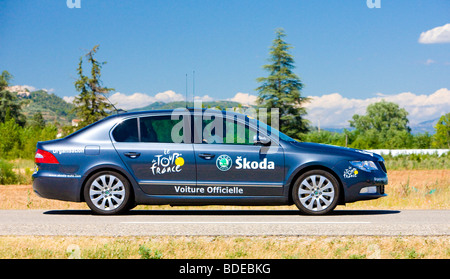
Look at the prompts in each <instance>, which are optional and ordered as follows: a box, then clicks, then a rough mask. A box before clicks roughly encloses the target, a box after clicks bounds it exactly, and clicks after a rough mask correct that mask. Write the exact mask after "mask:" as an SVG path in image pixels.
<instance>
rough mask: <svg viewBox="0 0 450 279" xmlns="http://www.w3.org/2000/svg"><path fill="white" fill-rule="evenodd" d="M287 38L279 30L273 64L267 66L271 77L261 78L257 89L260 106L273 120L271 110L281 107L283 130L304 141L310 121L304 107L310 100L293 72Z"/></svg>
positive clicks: (270, 59)
mask: <svg viewBox="0 0 450 279" xmlns="http://www.w3.org/2000/svg"><path fill="white" fill-rule="evenodd" d="M285 36H286V34H285V32H284V30H283V29H281V28H280V29H277V30H276V38H275V40H274V41H273V45H272V46H271V48H270V53H269V54H270V58H269V62H271V63H270V64H267V65H264V66H263V69H264V70H266V71H268V72H269V76H268V77H260V78H258V79H257V82H259V83H262V85H261V86H259V87H258V88H257V89H256V90H257V91H258V93H259V95H258V99H257V103H258V105H259V106H260V107H264V108H267V114H268V118H269V119H270V109H272V108H278V109H279V116H280V123H279V127H280V131H281V132H283V133H285V134H286V135H288V136H290V137H293V138H296V139H300V138H301V137H302V135H303V134H305V133H306V132H308V126H309V125H308V124H309V121H308V120H306V119H305V118H304V116H305V115H306V109H305V108H304V106H303V105H304V104H305V102H307V101H308V98H305V97H302V96H301V90H302V89H303V83H302V82H301V80H300V78H299V77H298V76H297V75H296V74H295V73H294V72H293V71H292V70H293V69H294V68H295V66H294V58H293V56H292V55H291V54H290V53H289V50H290V49H291V48H292V47H291V46H290V45H289V44H287V43H286V42H285V41H284V37H285ZM269 124H270V123H269Z"/></svg>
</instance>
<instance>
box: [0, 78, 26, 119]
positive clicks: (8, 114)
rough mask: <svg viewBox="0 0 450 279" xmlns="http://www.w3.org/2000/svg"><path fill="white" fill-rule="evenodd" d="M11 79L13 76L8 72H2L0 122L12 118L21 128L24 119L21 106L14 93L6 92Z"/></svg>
mask: <svg viewBox="0 0 450 279" xmlns="http://www.w3.org/2000/svg"><path fill="white" fill-rule="evenodd" d="M12 79H13V76H12V75H11V74H10V73H8V71H3V72H2V74H1V75H0V122H5V121H7V120H8V119H9V118H12V119H14V121H15V122H16V123H17V124H19V125H20V126H22V127H23V126H24V125H25V123H26V118H25V116H24V115H23V114H22V104H21V102H20V101H19V99H18V98H17V96H16V95H15V94H14V93H11V92H9V91H8V90H7V87H8V86H9V84H10V81H11V80H12Z"/></svg>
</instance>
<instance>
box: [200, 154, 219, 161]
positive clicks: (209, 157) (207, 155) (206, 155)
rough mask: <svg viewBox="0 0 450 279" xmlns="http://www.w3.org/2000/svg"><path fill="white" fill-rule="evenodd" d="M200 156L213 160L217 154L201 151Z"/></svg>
mask: <svg viewBox="0 0 450 279" xmlns="http://www.w3.org/2000/svg"><path fill="white" fill-rule="evenodd" d="M198 156H200V157H202V158H203V159H206V160H211V159H212V158H214V156H216V155H214V154H209V153H201V154H198Z"/></svg>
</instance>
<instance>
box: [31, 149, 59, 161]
mask: <svg viewBox="0 0 450 279" xmlns="http://www.w3.org/2000/svg"><path fill="white" fill-rule="evenodd" d="M34 162H35V163H44V164H59V162H58V160H57V159H56V157H55V156H54V155H53V154H52V153H50V152H48V151H45V150H41V149H38V150H36V154H35V155H34Z"/></svg>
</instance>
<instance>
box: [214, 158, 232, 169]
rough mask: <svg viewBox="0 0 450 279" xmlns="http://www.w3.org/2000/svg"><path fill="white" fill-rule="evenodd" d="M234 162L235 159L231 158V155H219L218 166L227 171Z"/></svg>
mask: <svg viewBox="0 0 450 279" xmlns="http://www.w3.org/2000/svg"><path fill="white" fill-rule="evenodd" d="M232 164H233V161H232V160H231V158H230V156H228V155H226V154H223V155H220V156H219V157H217V160H216V166H217V168H218V169H219V170H221V171H227V170H229V169H230V168H231V165H232Z"/></svg>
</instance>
